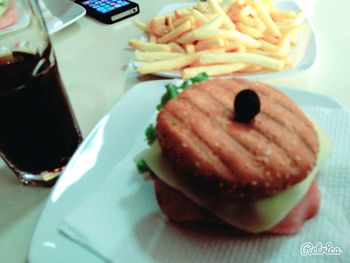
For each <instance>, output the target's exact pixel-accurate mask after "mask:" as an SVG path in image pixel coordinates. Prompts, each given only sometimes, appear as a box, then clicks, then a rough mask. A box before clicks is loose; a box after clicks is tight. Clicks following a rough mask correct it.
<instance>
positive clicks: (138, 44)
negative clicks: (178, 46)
mask: <svg viewBox="0 0 350 263" xmlns="http://www.w3.org/2000/svg"><path fill="white" fill-rule="evenodd" d="M129 45H130V46H132V47H133V48H136V49H139V50H142V51H166V52H170V51H171V47H170V46H169V45H164V44H154V43H149V42H143V41H140V40H137V39H130V40H129Z"/></svg>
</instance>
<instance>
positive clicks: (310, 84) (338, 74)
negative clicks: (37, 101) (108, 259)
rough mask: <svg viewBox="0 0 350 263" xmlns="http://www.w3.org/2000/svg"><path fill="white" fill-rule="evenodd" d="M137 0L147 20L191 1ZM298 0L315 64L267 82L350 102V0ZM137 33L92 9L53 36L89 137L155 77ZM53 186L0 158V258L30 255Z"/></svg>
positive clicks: (20, 259)
mask: <svg viewBox="0 0 350 263" xmlns="http://www.w3.org/2000/svg"><path fill="white" fill-rule="evenodd" d="M55 1H59V0H55ZM136 2H138V3H139V5H140V9H141V12H140V14H139V15H138V17H137V18H138V19H141V20H148V19H150V18H151V17H152V16H153V15H154V14H156V13H157V12H158V11H159V10H160V9H161V7H162V6H164V5H166V4H169V3H174V2H177V3H179V2H188V1H181V0H177V1H170V0H162V1H161V0H152V1H146V0H139V1H136ZM297 2H298V3H299V5H300V6H301V7H303V8H304V10H305V12H306V14H307V16H308V19H309V20H310V22H311V24H312V26H313V28H314V31H315V34H316V39H317V43H318V60H317V64H316V66H315V67H314V68H313V69H312V70H311V71H308V72H306V73H302V74H299V75H297V76H293V77H290V78H284V79H274V80H267V82H269V83H271V84H277V83H278V84H282V85H286V86H289V87H296V88H300V89H308V90H311V91H316V92H319V93H322V94H325V95H328V96H331V97H333V98H335V99H336V100H338V101H339V102H340V103H342V104H343V105H344V106H346V107H350V74H349V73H350V70H349V69H350V51H349V47H350V31H349V28H350V19H349V18H348V14H349V10H350V2H349V1H348V0H335V1H328V0H304V1H303V0H298V1H297ZM139 36H140V31H139V30H138V29H136V28H135V27H133V26H132V25H131V23H130V19H127V20H125V21H122V22H119V23H116V24H114V25H103V24H101V23H99V22H96V21H94V20H92V19H90V18H88V17H84V18H82V19H80V20H79V21H78V22H76V23H74V24H72V25H71V26H69V27H68V28H66V29H64V30H62V31H60V32H58V33H56V34H55V35H53V36H52V43H53V47H54V50H55V52H56V56H57V59H58V64H59V68H60V72H61V75H62V78H63V82H64V84H65V87H66V90H67V92H68V96H69V98H70V100H71V103H72V106H73V109H74V111H75V114H76V116H77V119H78V122H79V125H80V127H81V130H82V132H83V135H84V137H85V136H86V135H87V134H88V133H89V132H90V131H91V129H92V128H93V127H94V125H95V124H96V123H97V121H98V120H99V119H100V118H101V117H102V116H103V114H104V113H105V112H106V111H107V110H108V109H109V108H110V107H111V106H112V105H113V103H114V102H115V101H116V100H117V99H118V98H120V96H121V95H122V94H123V93H124V92H125V91H126V90H127V89H128V88H130V87H131V86H132V85H134V84H135V83H138V82H140V81H145V80H148V79H154V77H139V76H138V75H137V74H136V73H135V72H133V71H132V70H130V68H128V65H129V62H130V58H131V56H132V50H131V49H129V48H128V45H127V43H128V40H129V39H130V38H132V37H135V38H137V37H139ZM0 162H1V161H0ZM49 191H50V188H32V187H26V186H22V185H21V184H19V182H18V181H17V180H16V178H15V175H14V174H13V173H12V172H11V171H10V170H9V169H8V168H7V167H6V166H5V165H4V164H3V163H0V200H1V201H0V262H25V261H26V255H27V252H28V248H29V244H30V240H31V235H32V233H33V230H34V228H35V225H36V221H37V219H38V217H39V216H40V212H41V210H42V208H43V205H44V204H45V201H46V198H47V195H48V193H49Z"/></svg>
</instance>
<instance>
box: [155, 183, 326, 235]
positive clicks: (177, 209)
mask: <svg viewBox="0 0 350 263" xmlns="http://www.w3.org/2000/svg"><path fill="white" fill-rule="evenodd" d="M153 180H154V186H155V192H156V198H157V201H158V204H159V206H160V208H161V210H162V211H163V213H164V214H165V215H166V216H167V217H168V218H169V220H171V221H174V222H211V223H222V224H225V223H223V222H222V221H221V220H220V219H218V218H216V217H215V216H213V215H212V214H210V213H209V212H208V211H207V210H205V209H204V208H202V207H200V206H198V205H197V204H195V203H194V202H192V201H191V200H190V199H189V198H188V197H186V196H185V195H184V194H182V193H181V192H179V191H178V190H176V189H174V188H172V187H170V186H168V185H167V184H165V183H164V182H162V181H161V180H160V179H158V178H157V177H156V176H153ZM319 206H320V192H319V189H318V186H317V182H316V180H313V182H312V183H311V186H310V188H309V190H308V192H307V194H306V195H305V196H304V197H303V198H302V200H301V201H300V202H299V203H298V204H297V205H296V206H295V207H294V208H293V209H292V210H291V211H290V212H289V213H288V214H287V215H286V216H285V217H284V218H283V219H282V220H281V221H280V222H279V223H278V224H277V225H275V226H274V227H273V228H271V229H270V230H268V231H266V232H267V233H273V234H280V235H291V234H295V233H297V232H299V230H300V229H301V228H302V226H303V224H304V223H305V221H307V220H308V219H310V218H312V217H314V216H315V215H316V214H317V212H318V209H319Z"/></svg>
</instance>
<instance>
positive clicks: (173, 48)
mask: <svg viewBox="0 0 350 263" xmlns="http://www.w3.org/2000/svg"><path fill="white" fill-rule="evenodd" d="M168 45H169V47H170V48H171V51H172V52H177V53H183V54H185V53H186V51H185V50H184V49H183V48H182V47H181V46H180V45H179V44H178V43H176V42H171V43H169V44H168Z"/></svg>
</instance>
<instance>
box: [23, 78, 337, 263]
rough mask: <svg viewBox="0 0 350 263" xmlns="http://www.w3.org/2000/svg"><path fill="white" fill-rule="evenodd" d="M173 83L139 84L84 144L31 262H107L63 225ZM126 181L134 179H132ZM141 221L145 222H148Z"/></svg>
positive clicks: (313, 101)
mask: <svg viewBox="0 0 350 263" xmlns="http://www.w3.org/2000/svg"><path fill="white" fill-rule="evenodd" d="M173 81H174V82H176V80H173ZM169 82H172V81H170V80H158V81H149V82H144V83H140V84H137V85H136V86H134V87H133V88H132V89H131V90H129V91H128V92H127V93H126V94H125V95H124V96H123V97H122V98H121V99H120V100H119V101H118V102H117V103H116V104H115V105H114V106H113V107H112V108H111V110H110V111H109V112H108V113H107V114H106V115H105V116H104V117H103V118H102V120H101V121H100V122H99V123H98V125H97V126H96V127H95V128H94V130H93V131H92V132H91V133H90V135H89V136H88V137H87V138H86V139H85V140H84V142H83V144H82V145H81V146H80V147H79V149H78V150H77V152H76V153H75V155H74V156H73V158H72V159H71V161H70V163H69V165H68V167H67V169H66V171H65V172H64V174H63V175H62V176H61V177H60V179H59V180H58V182H57V184H56V185H55V188H54V189H53V191H52V192H51V194H50V196H49V198H48V200H47V203H46V206H45V208H44V210H43V213H42V215H41V217H40V219H39V221H38V224H37V227H36V230H35V232H34V235H33V238H32V243H31V247H30V251H29V262H34V263H42V262H43V263H44V262H84V263H86V262H101V259H99V258H97V257H96V256H95V255H94V254H92V253H90V252H89V251H87V250H85V249H83V248H82V247H80V246H79V245H77V244H75V243H73V242H71V241H70V240H68V239H66V238H65V237H64V236H62V235H61V234H60V233H59V232H58V227H59V225H60V224H62V222H63V220H64V219H65V218H66V217H67V216H68V215H70V214H71V213H72V212H73V211H74V210H75V209H76V208H78V207H79V206H80V205H81V204H82V202H83V201H84V200H86V199H87V198H89V197H90V196H91V193H93V192H94V190H95V189H97V188H98V186H99V185H101V184H103V182H104V180H105V178H106V177H107V175H109V174H110V173H111V172H112V171H113V169H114V168H115V167H116V165H117V164H118V162H119V161H120V160H121V159H123V157H124V156H126V155H127V153H128V152H129V151H130V149H131V148H132V147H133V146H134V143H135V141H136V139H138V138H139V136H140V135H141V134H143V132H144V130H145V128H146V127H147V126H148V124H149V123H148V122H149V120H150V118H151V117H152V116H154V112H155V107H156V105H157V104H158V103H159V101H160V97H161V95H162V94H163V93H164V91H165V89H164V86H165V84H167V83H169ZM282 90H283V91H284V92H285V93H287V94H288V95H289V96H290V97H291V98H292V99H294V100H295V101H296V102H297V103H298V104H299V105H300V106H318V107H327V108H342V106H341V105H340V104H339V103H337V102H336V101H334V100H333V99H330V98H328V97H325V96H322V95H318V94H315V93H310V92H306V91H299V90H295V89H288V88H282ZM134 150H135V149H134ZM137 150H138V149H137ZM140 150H141V149H140ZM130 163H132V160H130ZM119 176H121V175H119ZM122 176H126V177H127V178H125V179H129V178H128V177H132V175H130V174H123V175H122ZM126 181H132V178H130V180H126ZM125 191H128V190H127V189H126V190H125ZM120 196H123V194H121V195H120ZM140 202H142V200H140ZM154 202H156V201H155V200H154ZM111 209H115V208H112V207H111ZM128 211H129V210H128ZM129 212H130V211H129ZM120 213H122V211H121V212H120ZM135 216H137V212H136V211H135ZM137 221H142V218H140V219H139V218H138V220H137ZM120 224H121V225H120V228H121V229H124V228H125V226H123V224H122V223H120ZM130 238H132V237H130ZM135 253H136V252H135ZM144 253H146V252H144ZM139 256H140V257H139V258H140V260H141V258H143V256H145V258H146V255H139ZM140 262H142V260H141V261H140Z"/></svg>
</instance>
